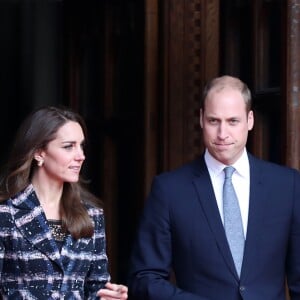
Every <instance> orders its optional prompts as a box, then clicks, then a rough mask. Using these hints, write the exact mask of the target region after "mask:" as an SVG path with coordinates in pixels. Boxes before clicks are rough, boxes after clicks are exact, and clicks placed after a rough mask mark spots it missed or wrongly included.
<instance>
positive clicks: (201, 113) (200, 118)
mask: <svg viewBox="0 0 300 300" xmlns="http://www.w3.org/2000/svg"><path fill="white" fill-rule="evenodd" d="M199 122H200V127H201V128H203V110H202V108H200V117H199Z"/></svg>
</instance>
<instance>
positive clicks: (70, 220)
mask: <svg viewBox="0 0 300 300" xmlns="http://www.w3.org/2000/svg"><path fill="white" fill-rule="evenodd" d="M69 121H74V122H77V123H79V125H80V126H81V128H82V130H83V133H84V136H85V138H86V137H87V128H86V124H85V122H84V120H83V118H82V117H81V116H80V115H79V114H78V113H76V112H74V111H72V110H70V109H68V108H63V107H62V108H60V107H53V106H47V107H42V108H40V109H37V110H35V111H34V112H32V113H31V114H30V115H29V116H28V117H27V118H26V119H25V120H24V121H23V123H22V124H21V126H20V127H19V129H18V131H17V134H16V137H15V140H14V143H13V146H12V149H11V152H10V155H9V158H8V161H7V164H6V167H5V169H4V172H3V174H2V176H1V178H0V201H4V200H5V199H8V198H11V197H13V196H14V195H16V194H17V193H19V192H21V191H22V190H24V189H25V188H26V187H27V186H28V185H29V184H30V183H31V178H32V174H33V172H34V170H35V168H37V162H36V161H35V159H34V154H35V153H36V151H37V150H39V149H45V147H46V146H47V145H48V144H49V142H51V141H52V140H54V139H55V138H56V134H57V131H58V130H59V129H60V128H61V127H62V126H63V125H64V124H66V123H67V122H69ZM85 203H90V204H92V205H99V204H100V200H99V199H97V198H96V197H95V196H94V195H93V194H92V193H90V192H89V191H88V189H87V188H86V187H85V182H84V181H83V179H82V178H81V177H80V179H79V181H78V182H76V183H69V182H65V183H64V188H63V194H62V223H63V228H64V229H65V230H66V231H68V232H70V234H71V235H72V236H73V237H74V238H75V239H78V238H81V237H91V236H92V235H93V232H94V226H93V223H92V220H91V218H90V217H89V215H88V213H87V209H86V206H85Z"/></svg>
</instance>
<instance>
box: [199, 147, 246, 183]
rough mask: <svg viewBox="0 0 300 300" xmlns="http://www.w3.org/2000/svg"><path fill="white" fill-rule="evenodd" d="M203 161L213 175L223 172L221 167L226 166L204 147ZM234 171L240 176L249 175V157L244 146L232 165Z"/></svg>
mask: <svg viewBox="0 0 300 300" xmlns="http://www.w3.org/2000/svg"><path fill="white" fill-rule="evenodd" d="M204 159H205V163H206V165H207V168H208V169H209V170H210V172H211V173H212V174H214V175H215V176H218V175H220V173H222V172H223V169H224V168H225V167H226V165H224V164H223V163H221V162H219V161H218V160H216V159H215V158H214V157H213V156H212V155H211V154H210V153H209V152H208V150H207V149H206V150H205V154H204ZM232 166H233V167H234V168H235V169H236V172H237V173H238V174H239V175H240V176H242V177H245V178H247V177H249V172H250V171H249V170H250V168H249V159H248V155H247V151H246V148H244V151H243V153H242V155H241V157H240V158H239V159H238V160H237V161H236V162H235V163H234V164H233V165H232Z"/></svg>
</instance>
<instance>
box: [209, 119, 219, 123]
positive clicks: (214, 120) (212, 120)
mask: <svg viewBox="0 0 300 300" xmlns="http://www.w3.org/2000/svg"><path fill="white" fill-rule="evenodd" d="M208 122H209V123H210V124H216V123H217V120H216V119H209V121H208Z"/></svg>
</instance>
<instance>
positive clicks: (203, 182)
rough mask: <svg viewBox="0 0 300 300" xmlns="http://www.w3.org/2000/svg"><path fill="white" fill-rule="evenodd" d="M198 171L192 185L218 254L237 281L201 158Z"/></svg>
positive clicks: (214, 199) (205, 168) (207, 175)
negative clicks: (195, 190)
mask: <svg viewBox="0 0 300 300" xmlns="http://www.w3.org/2000/svg"><path fill="white" fill-rule="evenodd" d="M198 167H199V166H198ZM198 170H199V171H197V177H196V178H195V180H194V185H195V187H196V189H197V192H198V196H199V197H198V199H199V201H200V204H201V206H202V209H203V211H204V214H205V216H206V219H207V223H208V224H209V227H210V229H211V231H212V233H213V235H214V237H215V240H216V243H217V245H218V247H219V250H220V253H221V254H222V256H223V258H224V260H225V262H226V264H227V265H228V268H229V269H230V270H231V272H232V274H233V275H234V276H235V277H236V278H237V279H238V275H237V273H236V270H235V266H234V262H233V259H232V256H231V252H230V249H229V246H228V242H227V238H226V235H225V231H224V227H223V223H222V220H221V217H220V213H219V209H218V205H217V201H216V198H215V195H214V190H213V186H212V183H211V180H210V176H209V173H208V170H207V167H206V164H205V162H204V158H203V157H202V159H201V160H200V169H199V168H198Z"/></svg>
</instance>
